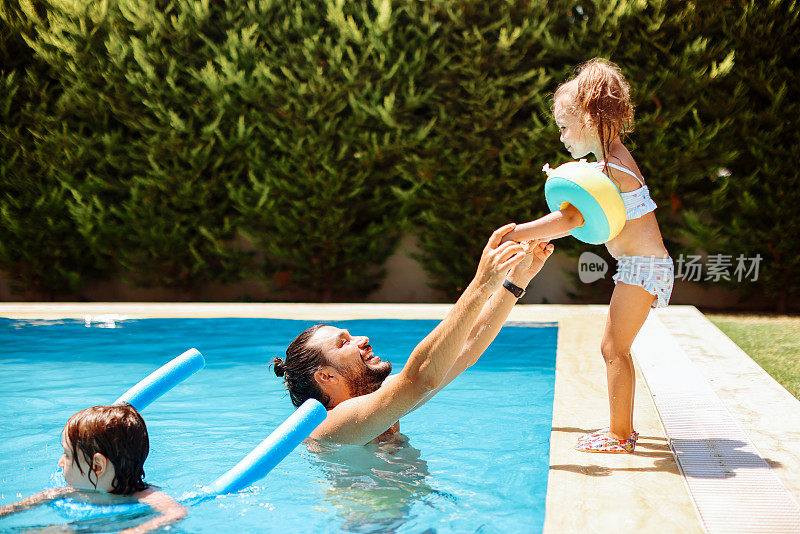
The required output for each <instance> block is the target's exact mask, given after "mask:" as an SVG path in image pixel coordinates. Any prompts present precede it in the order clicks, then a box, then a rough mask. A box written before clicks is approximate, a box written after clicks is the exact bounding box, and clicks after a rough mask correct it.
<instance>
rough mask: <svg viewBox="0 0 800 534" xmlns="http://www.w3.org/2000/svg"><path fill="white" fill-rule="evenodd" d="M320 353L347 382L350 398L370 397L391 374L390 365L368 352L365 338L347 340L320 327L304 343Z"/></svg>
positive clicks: (344, 332)
mask: <svg viewBox="0 0 800 534" xmlns="http://www.w3.org/2000/svg"><path fill="white" fill-rule="evenodd" d="M308 342H309V343H310V344H312V345H316V346H318V347H319V348H320V349H322V352H323V353H324V354H325V357H326V359H327V360H328V363H329V365H330V366H331V367H333V368H334V369H335V370H336V371H337V372H338V373H339V374H340V375H341V376H342V377H343V378H344V379H345V380H346V382H347V384H348V387H349V389H350V394H351V395H353V396H354V397H357V396H359V395H366V394H367V393H372V392H373V391H375V390H376V389H378V388H379V387H380V385H381V384H382V383H383V381H384V380H385V379H386V377H387V376H389V374H390V373H391V372H392V364H391V363H390V362H384V361H382V360H381V359H380V358H378V357H377V356H375V354H374V353H373V352H372V346H371V345H370V344H369V338H368V337H366V336H355V337H354V336H351V335H350V332H348V331H347V330H344V329H342V328H336V327H334V326H323V327H322V328H320V329H319V330H317V331H316V332H314V335H312V336H311V339H310V340H309V341H308Z"/></svg>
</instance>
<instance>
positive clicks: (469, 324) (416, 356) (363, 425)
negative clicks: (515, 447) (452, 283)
mask: <svg viewBox="0 0 800 534" xmlns="http://www.w3.org/2000/svg"><path fill="white" fill-rule="evenodd" d="M513 228H514V225H513V224H508V225H506V226H504V227H502V228H499V229H497V230H495V232H494V233H493V234H492V237H490V238H489V241H488V243H487V244H486V247H484V249H483V253H482V254H481V260H480V263H479V264H478V269H477V272H476V273H475V277H474V278H473V280H472V282H470V284H469V286H468V287H467V289H466V290H465V291H464V293H463V294H462V295H461V297H460V298H459V299H458V301H457V302H456V303H455V305H454V306H453V308H452V309H451V310H450V312H449V313H448V314H447V316H446V317H445V318H444V320H443V321H442V322H441V323H439V325H438V326H436V328H434V329H433V331H432V332H431V333H430V334H428V335H427V336H426V337H425V339H423V340H422V341H421V342H420V343H419V345H417V347H416V348H415V349H414V351H413V352H412V353H411V356H409V358H408V361H407V362H406V364H405V366H404V367H403V369H402V370H401V371H400V373H398V375H397V376H396V377H394V378H393V379H392V380H391V381H387V382H388V383H384V385H382V386H381V387H380V388H378V390H377V391H375V392H373V393H370V394H368V395H362V396H358V397H354V398H351V399H348V400H346V401H344V402H341V403H339V404H338V405H336V407H335V408H333V409H331V410H330V411H329V412H328V417H327V418H326V419H325V421H324V422H323V423H322V424H321V425H320V426H319V427H318V428H317V429H316V430H315V431H314V434H315V437H318V438H319V439H326V440H330V441H336V442H339V443H353V444H365V443H368V442H369V441H370V440H372V439H374V438H376V437H377V436H379V435H380V434H382V433H383V432H384V431H386V429H388V428H389V427H390V426H392V425H393V424H394V423H395V422H396V421H397V420H398V419H400V417H402V416H403V415H405V414H406V413H408V412H409V411H410V410H411V409H412V408H413V407H414V406H415V405H416V404H417V403H418V402H419V401H420V400H421V399H422V398H423V397H425V395H426V394H427V393H429V392H430V391H432V390H434V389H436V388H437V387H438V386H439V384H441V382H442V380H444V378H445V377H446V376H447V373H448V372H449V370H450V369H451V368H452V367H453V364H454V363H455V361H456V360H457V359H458V357H459V355H460V354H461V352H462V350H463V348H464V344H465V343H466V341H467V338H468V336H469V334H470V332H471V331H472V329H473V327H474V325H475V322H476V321H477V319H478V317H479V316H480V313H481V311H482V310H483V307H484V305H485V303H486V301H487V300H488V299H489V298H490V297H491V296H492V295H493V294H494V292H495V291H496V289H497V288H498V287H500V286H501V284H502V283H503V279H504V278H505V274H506V273H507V272H508V271H509V269H511V268H512V267H513V266H515V265H516V264H518V263H519V262H521V261H523V259H524V258H525V257H526V254H525V252H524V247H523V246H522V245H519V244H517V243H513V242H506V243H503V244H500V242H501V240H502V238H503V236H504V235H505V234H507V233H508V232H510V231H511V230H512V229H513Z"/></svg>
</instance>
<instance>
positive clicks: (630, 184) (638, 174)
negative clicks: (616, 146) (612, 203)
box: [605, 154, 645, 191]
mask: <svg viewBox="0 0 800 534" xmlns="http://www.w3.org/2000/svg"><path fill="white" fill-rule="evenodd" d="M627 156H628V157H624V156H622V157H609V158H608V161H607V162H606V165H605V172H606V174H607V175H608V176H609V177H610V178H611V180H612V181H613V182H614V183H615V184H616V185H617V187H618V188H619V190H620V191H633V190H635V189H639V188H640V187H642V185H644V183H645V182H644V176H642V171H641V170H640V169H639V166H638V165H636V162H635V161H634V159H633V157H631V156H630V155H629V154H628V155H627Z"/></svg>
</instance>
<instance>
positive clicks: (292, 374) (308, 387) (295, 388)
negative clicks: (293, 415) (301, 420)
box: [271, 324, 330, 406]
mask: <svg viewBox="0 0 800 534" xmlns="http://www.w3.org/2000/svg"><path fill="white" fill-rule="evenodd" d="M323 326H325V325H321V324H317V325H314V326H312V327H311V328H308V329H306V330H305V331H303V332H302V333H301V334H300V335H299V336H297V337H296V338H295V339H294V341H292V343H291V344H290V345H289V347H288V348H287V349H286V361H284V360H281V359H280V358H273V359H272V363H271V366H272V368H273V370H274V371H275V375H277V376H278V377H283V382H284V384H285V385H286V389H287V390H288V391H289V397H291V399H292V404H294V405H295V406H300V405H301V404H303V403H304V402H305V401H307V400H308V399H317V400H318V401H320V402H321V403H322V404H323V405H324V406H327V405H328V402H329V401H330V397H329V396H328V395H325V393H323V392H322V388H320V386H319V384H318V383H317V381H316V380H315V379H314V373H315V372H317V371H318V370H319V369H321V368H322V366H324V365H325V364H326V363H327V359H326V358H325V353H323V352H322V349H320V348H318V347H312V346H310V345H309V344H308V340H309V339H311V336H313V335H314V333H315V332H316V331H317V330H319V329H320V328H322V327H323Z"/></svg>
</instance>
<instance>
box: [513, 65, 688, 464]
mask: <svg viewBox="0 0 800 534" xmlns="http://www.w3.org/2000/svg"><path fill="white" fill-rule="evenodd" d="M553 114H554V115H555V120H556V124H557V125H558V129H559V131H560V132H561V142H562V143H564V146H565V147H566V148H567V150H568V151H569V153H570V155H571V156H572V157H573V158H575V159H578V158H582V157H584V156H586V155H588V154H590V153H591V154H593V155H594V157H595V158H596V159H597V162H596V163H595V165H596V166H597V168H598V169H600V170H601V171H602V172H604V173H605V174H606V175H607V176H608V177H609V178H611V180H612V181H613V182H614V184H615V185H616V186H617V189H618V190H619V191H620V193H621V196H622V200H623V203H624V205H625V215H626V216H625V219H626V221H625V226H624V227H623V229H622V231H621V232H620V233H619V235H617V236H616V237H614V238H613V239H611V240H610V241H608V242H607V243H606V247H607V248H608V251H609V252H610V253H611V255H612V256H614V258H615V259H616V260H617V262H618V265H617V273H616V274H615V275H614V277H613V278H614V283H615V284H616V285H615V288H614V292H613V294H612V296H611V304H610V306H609V310H608V318H607V321H606V327H605V333H604V334H603V341H602V344H601V347H600V350H601V352H602V354H603V358H604V360H605V364H606V374H607V378H608V397H609V407H610V415H611V417H610V419H611V424H610V427H609V428H604V429H601V430H598V431H596V432H590V433H588V434H585V435H583V436H581V437H580V438H579V439H578V443H577V445H576V447H575V448H576V449H578V450H580V451H584V452H611V453H626V452H627V453H629V452H633V450H634V447H635V446H636V440H637V438H638V434H637V433H636V432H635V431H634V430H633V399H634V387H635V383H636V377H635V373H634V367H633V360H632V358H631V345H632V344H633V340H634V339H635V338H636V335H637V334H638V332H639V330H640V329H641V327H642V325H643V324H644V322H645V319H647V315H648V314H649V312H650V308H651V307H653V308H656V307H659V308H660V307H664V306H666V305H667V304H668V302H669V298H670V295H671V294H672V284H673V280H674V270H673V263H672V258H670V256H669V253H668V252H667V249H666V248H665V247H664V241H663V239H662V237H661V231H660V230H659V227H658V222H657V221H656V217H655V214H654V213H653V211H654V210H655V209H656V204H655V202H653V200H652V199H651V198H650V192H649V190H648V188H647V185H645V182H644V178H643V177H642V173H641V171H640V170H639V167H638V166H637V165H636V162H635V161H634V159H633V156H631V153H630V152H628V149H627V148H625V145H623V144H622V139H623V136H624V135H625V133H626V132H628V131H630V130H631V129H632V126H633V105H632V103H631V97H630V86H629V85H628V82H627V81H626V80H625V78H624V76H623V75H622V72H621V71H620V69H619V67H617V66H616V65H615V64H613V63H611V62H610V61H606V60H604V59H600V58H595V59H592V60H590V61H588V62H587V63H585V64H583V65H581V66H580V67H579V68H578V70H577V74H576V75H575V76H574V77H573V78H572V79H570V80H568V81H567V82H565V83H562V84H561V85H560V86H559V87H558V89H556V92H555V98H554V104H553ZM543 170H544V171H545V172H548V173H549V172H550V167H549V166H548V165H545V167H544V169H543ZM583 222H584V220H583V216H582V215H581V213H580V212H579V211H578V210H576V209H575V208H574V207H572V206H571V205H567V206H565V207H564V208H563V209H561V210H559V211H556V212H553V213H551V214H549V215H546V216H544V217H542V218H540V219H537V220H535V221H531V222H528V223H525V224H520V225H517V227H516V229H515V230H514V231H513V232H511V233H509V234H508V235H506V237H505V239H506V240H514V241H527V240H530V239H555V238H558V237H563V236H565V235H568V234H569V232H570V231H571V230H573V229H574V228H577V227H579V226H581V225H582V224H583Z"/></svg>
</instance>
